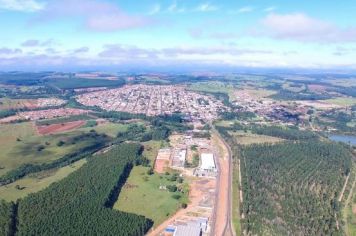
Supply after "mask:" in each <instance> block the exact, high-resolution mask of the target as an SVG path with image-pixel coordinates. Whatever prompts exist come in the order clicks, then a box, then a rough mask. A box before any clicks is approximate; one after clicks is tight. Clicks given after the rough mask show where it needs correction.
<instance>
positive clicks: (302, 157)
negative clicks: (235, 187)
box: [240, 141, 351, 235]
mask: <svg viewBox="0 0 356 236" xmlns="http://www.w3.org/2000/svg"><path fill="white" fill-rule="evenodd" d="M240 157H241V163H242V168H241V171H242V189H243V204H242V209H241V211H242V212H241V213H242V214H243V215H244V216H245V219H244V220H243V221H242V223H243V227H244V229H245V230H246V231H247V232H249V233H251V234H259V235H264V234H270V235H342V231H341V230H339V229H338V228H337V227H338V226H337V224H341V220H340V219H341V217H340V211H339V210H340V209H339V208H340V206H339V202H338V201H337V197H338V196H339V194H340V191H341V188H342V186H343V184H344V181H345V177H346V175H348V174H349V172H350V167H351V156H350V153H349V152H348V151H347V150H346V149H344V148H343V147H342V146H340V145H336V144H333V143H322V142H319V141H312V142H301V143H281V144H275V145H252V146H248V147H244V148H242V150H241V152H240Z"/></svg>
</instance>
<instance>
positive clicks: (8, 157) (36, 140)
mask: <svg viewBox="0 0 356 236" xmlns="http://www.w3.org/2000/svg"><path fill="white" fill-rule="evenodd" d="M82 133H83V132H80V131H77V130H76V131H71V132H65V133H59V134H53V135H46V136H40V135H38V134H37V133H36V131H35V128H34V127H33V123H32V122H25V123H20V124H6V125H1V126H0V145H1V152H0V175H3V174H5V173H6V172H8V171H10V170H13V169H15V168H17V167H19V166H20V165H22V164H26V163H32V164H41V163H48V162H51V161H53V160H56V159H58V158H61V157H63V156H64V155H66V154H68V153H71V152H74V151H76V150H78V149H80V148H83V147H85V146H87V145H90V144H91V142H93V141H94V140H83V141H78V142H76V143H75V144H72V143H68V144H65V145H63V146H61V147H59V146H57V143H58V142H59V141H61V140H63V141H67V140H70V139H71V138H72V137H74V136H77V135H80V134H82ZM40 146H43V147H44V149H43V150H42V151H38V147H40Z"/></svg>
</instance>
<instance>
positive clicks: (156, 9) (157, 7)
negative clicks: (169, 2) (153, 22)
mask: <svg viewBox="0 0 356 236" xmlns="http://www.w3.org/2000/svg"><path fill="white" fill-rule="evenodd" d="M160 11H161V5H159V4H155V5H154V6H153V7H152V9H151V10H150V12H149V13H148V14H149V15H155V14H157V13H159V12H160Z"/></svg>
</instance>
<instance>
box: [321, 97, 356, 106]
mask: <svg viewBox="0 0 356 236" xmlns="http://www.w3.org/2000/svg"><path fill="white" fill-rule="evenodd" d="M325 102H327V103H330V104H335V105H340V106H352V105H356V98H351V97H350V98H333V99H328V100H325Z"/></svg>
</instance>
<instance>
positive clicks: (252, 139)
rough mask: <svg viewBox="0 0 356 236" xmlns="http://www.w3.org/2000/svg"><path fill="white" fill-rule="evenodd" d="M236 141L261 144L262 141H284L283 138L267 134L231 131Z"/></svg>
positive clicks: (246, 143) (242, 143)
mask: <svg viewBox="0 0 356 236" xmlns="http://www.w3.org/2000/svg"><path fill="white" fill-rule="evenodd" d="M231 134H232V135H233V136H234V138H235V140H236V142H237V143H238V144H241V145H250V144H261V143H277V142H281V141H283V139H281V138H276V137H272V136H267V135H258V134H251V133H244V132H231Z"/></svg>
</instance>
